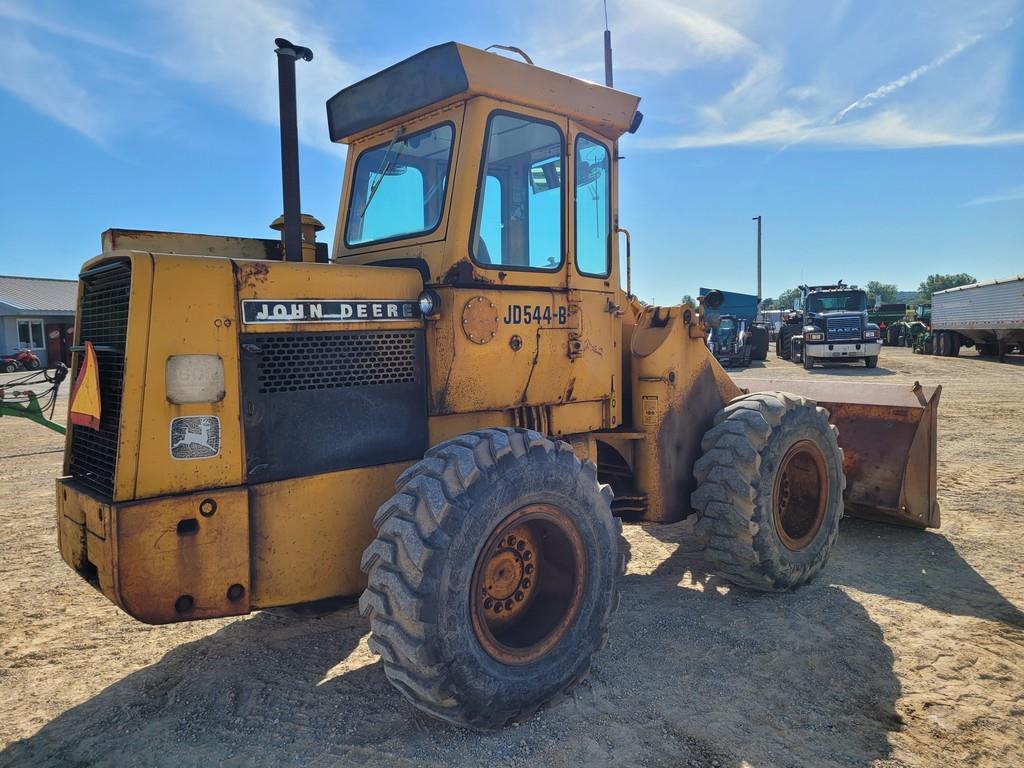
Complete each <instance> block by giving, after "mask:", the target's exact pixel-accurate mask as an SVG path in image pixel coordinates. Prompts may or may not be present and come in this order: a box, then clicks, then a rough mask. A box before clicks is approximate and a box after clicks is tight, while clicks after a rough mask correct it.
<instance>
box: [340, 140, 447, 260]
mask: <svg viewBox="0 0 1024 768" xmlns="http://www.w3.org/2000/svg"><path fill="white" fill-rule="evenodd" d="M401 131H402V129H399V130H398V131H396V132H395V135H394V136H393V137H392V138H391V140H390V141H388V142H387V143H386V144H381V145H379V146H376V147H372V148H371V149H367V150H365V151H364V152H363V153H362V154H361V155H359V159H358V160H357V161H356V169H355V174H354V183H353V187H352V194H351V195H350V196H349V207H348V225H347V227H346V229H345V243H346V244H347V245H349V246H352V245H365V244H366V243H372V242H378V241H381V240H393V239H395V238H398V237H408V236H410V235H418V234H422V233H424V232H430V231H432V230H433V229H435V228H436V227H437V225H438V223H439V222H440V221H441V212H442V210H443V209H444V196H445V189H446V187H447V182H448V166H449V161H450V160H451V155H452V138H453V136H454V128H453V127H452V124H451V123H445V124H444V125H438V126H436V127H434V128H428V129H426V130H424V131H418V132H416V133H411V134H409V135H407V136H406V135H403V134H402V132H401Z"/></svg>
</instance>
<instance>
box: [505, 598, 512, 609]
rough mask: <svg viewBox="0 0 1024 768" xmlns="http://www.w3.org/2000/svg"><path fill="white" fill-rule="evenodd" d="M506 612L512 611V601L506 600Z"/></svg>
mask: <svg viewBox="0 0 1024 768" xmlns="http://www.w3.org/2000/svg"><path fill="white" fill-rule="evenodd" d="M505 610H508V611H511V610H512V601H511V600H506V601H505Z"/></svg>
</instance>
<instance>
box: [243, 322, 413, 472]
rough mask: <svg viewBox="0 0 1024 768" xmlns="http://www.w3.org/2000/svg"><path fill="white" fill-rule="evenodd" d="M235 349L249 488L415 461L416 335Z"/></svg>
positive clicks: (267, 341)
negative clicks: (295, 478) (239, 369)
mask: <svg viewBox="0 0 1024 768" xmlns="http://www.w3.org/2000/svg"><path fill="white" fill-rule="evenodd" d="M239 343H240V346H241V363H242V370H241V374H242V376H241V384H242V425H243V428H244V429H245V461H246V475H247V477H248V479H249V482H252V483H262V482H269V481H272V480H284V479H287V478H290V477H301V476H305V475H315V474H321V473H324V472H336V471H339V470H343V469H353V468H355V467H369V466H379V465H381V464H392V463H395V462H399V461H408V460H410V459H420V458H422V457H423V454H424V453H425V452H426V450H427V442H428V441H427V438H428V430H427V374H426V353H425V350H424V334H423V329H421V328H415V329H411V330H387V331H351V332H350V331H345V332H333V331H311V332H308V333H288V334H270V333H246V334H242V335H241V336H240V337H239Z"/></svg>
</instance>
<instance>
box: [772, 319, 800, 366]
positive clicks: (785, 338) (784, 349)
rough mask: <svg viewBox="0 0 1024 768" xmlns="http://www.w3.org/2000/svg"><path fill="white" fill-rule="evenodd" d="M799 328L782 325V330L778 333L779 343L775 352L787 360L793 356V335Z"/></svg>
mask: <svg viewBox="0 0 1024 768" xmlns="http://www.w3.org/2000/svg"><path fill="white" fill-rule="evenodd" d="M798 330H799V329H798V328H797V327H796V326H794V325H784V326H782V331H781V332H780V333H779V344H778V351H777V354H778V356H779V357H781V358H782V359H783V360H789V359H791V358H792V357H793V337H794V336H796V333H797V331H798Z"/></svg>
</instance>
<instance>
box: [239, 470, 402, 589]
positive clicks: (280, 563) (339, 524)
mask: <svg viewBox="0 0 1024 768" xmlns="http://www.w3.org/2000/svg"><path fill="white" fill-rule="evenodd" d="M407 466H409V463H408V462H405V463H401V464H387V465H384V466H380V467H366V468H364V469H350V470H345V471H343V472H332V473H330V474H325V475H316V476H313V477H302V478H295V479H292V480H282V481H280V482H276V483H263V484H260V485H256V486H252V487H251V488H250V490H249V506H250V513H251V519H252V523H251V525H252V536H251V552H252V603H253V607H254V608H266V607H268V606H273V605H288V604H292V603H299V602H305V601H309V600H319V599H321V598H325V597H334V596H337V595H356V594H359V592H361V591H362V590H363V588H364V587H365V586H366V576H365V575H364V574H363V573H362V571H360V570H359V560H360V558H361V557H362V554H363V550H364V549H366V547H367V545H368V544H369V543H370V542H371V541H372V540H373V536H374V530H373V515H374V513H375V512H376V511H377V508H378V507H379V506H380V505H381V504H383V503H384V502H385V501H387V500H388V498H390V497H391V495H392V494H393V493H394V487H395V480H396V479H397V478H398V475H399V474H400V473H401V472H402V470H404V469H405V468H406V467H407Z"/></svg>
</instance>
